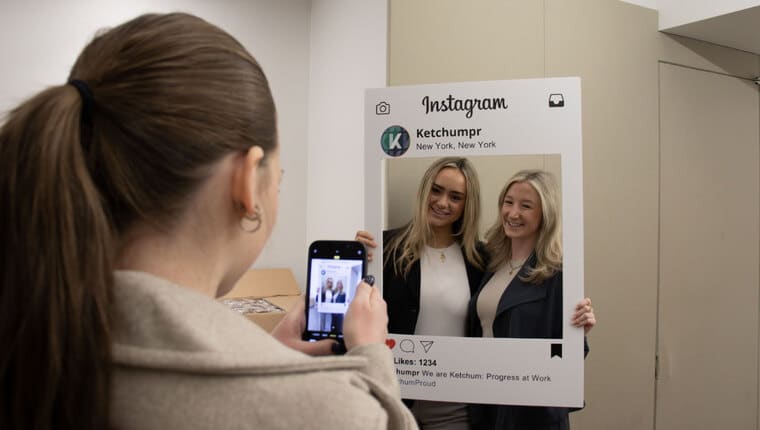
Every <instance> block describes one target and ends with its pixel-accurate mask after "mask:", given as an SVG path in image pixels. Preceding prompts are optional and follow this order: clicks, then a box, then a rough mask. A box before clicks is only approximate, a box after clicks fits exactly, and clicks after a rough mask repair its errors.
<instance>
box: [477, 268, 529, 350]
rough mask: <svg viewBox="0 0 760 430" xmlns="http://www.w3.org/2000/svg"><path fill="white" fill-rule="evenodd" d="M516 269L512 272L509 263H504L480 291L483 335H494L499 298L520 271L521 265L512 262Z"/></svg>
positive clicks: (479, 300)
mask: <svg viewBox="0 0 760 430" xmlns="http://www.w3.org/2000/svg"><path fill="white" fill-rule="evenodd" d="M512 264H513V266H512V267H516V269H515V270H514V271H513V272H512V273H511V274H510V273H509V271H510V270H511V269H510V267H509V265H508V264H503V265H502V266H501V267H500V268H499V270H497V271H496V273H494V274H493V276H492V277H491V279H489V280H488V282H487V283H486V285H485V286H484V287H483V289H482V290H481V291H480V295H479V296H478V303H477V311H478V319H480V325H481V327H482V328H483V337H493V320H494V318H496V309H497V308H498V307H499V300H501V296H502V295H504V291H506V289H507V287H508V286H509V284H510V282H512V279H514V278H515V276H517V274H518V273H520V267H518V266H516V265H515V263H514V262H513V263H512Z"/></svg>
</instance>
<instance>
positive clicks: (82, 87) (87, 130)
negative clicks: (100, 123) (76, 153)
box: [68, 79, 95, 152]
mask: <svg viewBox="0 0 760 430" xmlns="http://www.w3.org/2000/svg"><path fill="white" fill-rule="evenodd" d="M68 84H69V85H71V86H72V87H74V88H76V89H77V92H78V93H79V98H80V99H82V114H81V117H80V120H79V121H80V124H79V125H80V132H79V133H80V141H81V144H82V149H84V151H85V152H87V151H88V150H89V149H90V143H91V141H92V107H93V105H94V104H95V98H94V97H93V95H92V90H91V89H90V86H89V85H87V82H85V81H82V80H80V79H72V80H70V81H69V82H68Z"/></svg>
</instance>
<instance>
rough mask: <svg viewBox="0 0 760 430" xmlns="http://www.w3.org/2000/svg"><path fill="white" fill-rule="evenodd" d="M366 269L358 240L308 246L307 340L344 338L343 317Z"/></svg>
mask: <svg viewBox="0 0 760 430" xmlns="http://www.w3.org/2000/svg"><path fill="white" fill-rule="evenodd" d="M366 270H367V253H366V251H365V249H364V245H362V244H361V243H359V242H356V241H337V240H318V241H316V242H313V243H312V244H311V245H310V246H309V264H308V272H307V276H306V279H307V282H306V330H305V331H304V333H303V338H304V340H320V339H336V340H338V341H340V342H342V341H343V319H344V317H345V315H346V311H347V310H348V305H349V304H350V303H351V300H353V298H354V294H356V287H357V286H358V285H359V283H360V282H361V280H362V278H364V276H365V275H366V273H365V272H366Z"/></svg>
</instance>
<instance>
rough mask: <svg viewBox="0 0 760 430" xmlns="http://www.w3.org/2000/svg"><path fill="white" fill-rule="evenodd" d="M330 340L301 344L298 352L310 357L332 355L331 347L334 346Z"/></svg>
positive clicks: (333, 342)
mask: <svg viewBox="0 0 760 430" xmlns="http://www.w3.org/2000/svg"><path fill="white" fill-rule="evenodd" d="M336 343H337V342H335V341H334V340H332V339H322V340H318V341H316V342H303V343H302V344H301V347H300V348H299V350H300V351H301V352H303V353H306V354H308V355H312V356H318V355H333V349H332V348H333V345H334V344H336Z"/></svg>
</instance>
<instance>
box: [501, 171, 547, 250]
mask: <svg viewBox="0 0 760 430" xmlns="http://www.w3.org/2000/svg"><path fill="white" fill-rule="evenodd" d="M542 211H543V209H542V207H541V198H540V197H539V195H538V193H537V192H536V190H535V189H533V187H532V186H531V185H530V184H528V183H527V182H515V183H514V184H512V185H511V186H510V187H509V189H508V190H507V192H506V194H505V195H504V200H502V202H501V221H502V226H503V227H504V234H506V235H507V237H509V238H510V239H512V240H513V241H533V242H535V241H536V240H537V239H538V233H539V229H540V228H541V220H542Z"/></svg>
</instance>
